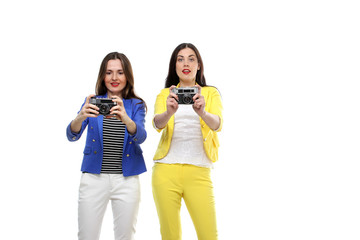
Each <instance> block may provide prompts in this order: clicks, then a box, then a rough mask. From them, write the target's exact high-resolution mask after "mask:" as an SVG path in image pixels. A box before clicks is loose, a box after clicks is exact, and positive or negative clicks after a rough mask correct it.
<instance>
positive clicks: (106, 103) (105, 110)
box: [89, 97, 116, 116]
mask: <svg viewBox="0 0 360 240" xmlns="http://www.w3.org/2000/svg"><path fill="white" fill-rule="evenodd" d="M89 103H91V104H94V105H96V106H97V107H98V108H99V113H100V114H102V115H105V116H106V115H109V114H110V109H111V108H112V107H114V106H116V102H113V101H112V99H110V98H96V97H92V98H90V101H89Z"/></svg>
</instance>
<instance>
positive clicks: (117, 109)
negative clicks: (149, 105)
mask: <svg viewBox="0 0 360 240" xmlns="http://www.w3.org/2000/svg"><path fill="white" fill-rule="evenodd" d="M112 100H113V102H116V106H114V107H112V108H111V109H110V116H109V117H116V118H117V119H118V120H120V121H122V122H123V123H125V121H126V120H129V119H130V118H129V116H128V115H127V114H126V110H125V107H124V103H123V101H122V99H121V98H119V97H117V96H116V97H113V98H112Z"/></svg>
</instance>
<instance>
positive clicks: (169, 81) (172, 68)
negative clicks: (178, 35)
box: [165, 43, 207, 88]
mask: <svg viewBox="0 0 360 240" xmlns="http://www.w3.org/2000/svg"><path fill="white" fill-rule="evenodd" d="M184 48H191V49H192V50H194V52H195V54H196V57H197V59H198V63H199V66H200V69H199V70H198V71H197V73H196V79H195V81H196V83H197V84H199V85H200V86H201V87H204V86H207V85H206V80H205V76H204V64H203V61H202V59H201V55H200V52H199V50H197V48H196V47H195V46H194V45H193V44H191V43H182V44H180V45H179V46H177V47H176V48H175V50H174V51H173V53H172V55H171V58H170V64H169V72H168V75H167V77H166V81H165V88H168V87H171V85H175V86H176V85H177V84H178V83H179V81H180V80H179V76H178V75H177V73H176V60H177V55H178V53H179V52H180V51H181V50H182V49H184Z"/></svg>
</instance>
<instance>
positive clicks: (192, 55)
mask: <svg viewBox="0 0 360 240" xmlns="http://www.w3.org/2000/svg"><path fill="white" fill-rule="evenodd" d="M177 56H178V57H184V56H183V55H177ZM189 57H196V56H195V54H191V55H189Z"/></svg>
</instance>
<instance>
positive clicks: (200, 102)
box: [193, 85, 206, 117]
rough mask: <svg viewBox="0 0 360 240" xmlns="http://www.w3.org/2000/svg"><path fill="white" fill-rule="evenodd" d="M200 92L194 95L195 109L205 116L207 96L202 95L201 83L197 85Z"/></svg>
mask: <svg viewBox="0 0 360 240" xmlns="http://www.w3.org/2000/svg"><path fill="white" fill-rule="evenodd" d="M195 87H197V89H198V92H197V93H196V94H195V96H194V97H193V100H194V104H193V109H194V111H195V112H196V113H197V114H198V115H199V116H200V117H203V116H204V115H205V114H206V113H205V98H204V96H203V95H201V87H200V86H199V85H196V86H195Z"/></svg>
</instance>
